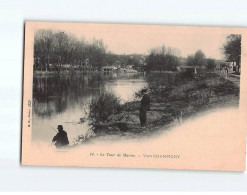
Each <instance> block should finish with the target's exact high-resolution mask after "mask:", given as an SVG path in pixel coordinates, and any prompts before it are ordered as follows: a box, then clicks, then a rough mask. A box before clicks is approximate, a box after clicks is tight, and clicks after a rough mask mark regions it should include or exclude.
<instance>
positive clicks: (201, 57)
mask: <svg viewBox="0 0 247 195" xmlns="http://www.w3.org/2000/svg"><path fill="white" fill-rule="evenodd" d="M186 64H187V66H194V67H196V66H197V67H200V68H199V71H200V72H201V69H202V67H203V66H206V58H205V54H204V53H203V52H202V51H201V50H198V51H197V52H196V53H195V55H190V56H188V58H187V61H186ZM200 72H199V73H200Z"/></svg>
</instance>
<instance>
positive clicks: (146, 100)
mask: <svg viewBox="0 0 247 195" xmlns="http://www.w3.org/2000/svg"><path fill="white" fill-rule="evenodd" d="M142 93H143V94H144V95H143V97H142V100H141V105H140V113H139V117H140V123H141V126H142V127H143V126H145V125H146V122H147V111H150V97H149V95H148V90H147V89H143V90H142Z"/></svg>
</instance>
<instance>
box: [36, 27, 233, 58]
mask: <svg viewBox="0 0 247 195" xmlns="http://www.w3.org/2000/svg"><path fill="white" fill-rule="evenodd" d="M39 28H47V29H53V30H59V31H64V32H68V33H73V34H75V35H76V36H77V37H84V38H85V39H86V40H92V39H93V38H95V39H102V40H103V41H104V43H105V44H106V45H107V50H108V51H111V52H112V53H116V54H134V53H137V54H148V52H149V50H150V49H151V48H154V47H159V46H162V45H165V46H166V47H173V48H177V49H179V50H180V52H181V56H182V57H187V56H188V55H191V54H194V53H195V52H196V51H197V50H199V49H200V50H202V51H203V53H204V54H205V56H206V57H207V58H214V59H222V58H223V55H222V51H221V49H220V48H222V46H223V44H224V42H225V41H226V36H227V35H228V34H229V33H228V31H227V29H224V28H216V29H214V28H207V27H185V26H180V27H178V26H163V25H133V24H130V25H126V24H87V23H84V24H83V23H67V24H64V23H56V24H54V23H44V24H42V23H39V25H38V27H37V29H39Z"/></svg>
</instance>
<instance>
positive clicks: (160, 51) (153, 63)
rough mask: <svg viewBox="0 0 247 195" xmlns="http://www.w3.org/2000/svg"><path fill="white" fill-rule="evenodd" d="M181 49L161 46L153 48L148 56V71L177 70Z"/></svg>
mask: <svg viewBox="0 0 247 195" xmlns="http://www.w3.org/2000/svg"><path fill="white" fill-rule="evenodd" d="M179 53H180V52H179V50H178V49H175V48H170V47H167V48H166V47H165V45H163V46H161V47H156V48H152V49H151V50H150V53H149V55H148V56H147V59H146V63H147V71H152V70H158V71H163V70H164V71H175V70H176V67H177V66H178V64H179V60H178V55H179Z"/></svg>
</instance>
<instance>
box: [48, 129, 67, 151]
mask: <svg viewBox="0 0 247 195" xmlns="http://www.w3.org/2000/svg"><path fill="white" fill-rule="evenodd" d="M57 129H58V133H57V135H55V136H54V137H53V139H52V142H55V146H56V147H57V148H59V147H63V146H66V145H68V144H69V140H68V136H67V133H66V131H64V130H63V126H62V125H58V127H57Z"/></svg>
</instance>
